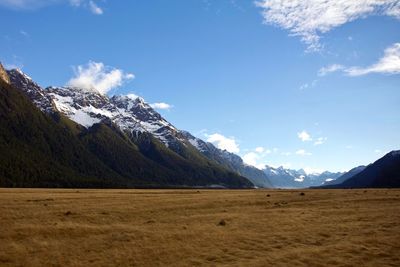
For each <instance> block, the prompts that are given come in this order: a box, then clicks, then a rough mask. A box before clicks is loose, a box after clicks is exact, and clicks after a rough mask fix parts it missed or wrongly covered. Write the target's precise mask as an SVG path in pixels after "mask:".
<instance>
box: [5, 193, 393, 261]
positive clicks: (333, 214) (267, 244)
mask: <svg viewBox="0 0 400 267" xmlns="http://www.w3.org/2000/svg"><path fill="white" fill-rule="evenodd" d="M302 192H304V195H303V194H301V193H302ZM114 265H117V266H374V267H375V266H380V267H381V266H400V190H301V191H299V190H236V191H235V190H199V191H198V190H47V189H0V266H114Z"/></svg>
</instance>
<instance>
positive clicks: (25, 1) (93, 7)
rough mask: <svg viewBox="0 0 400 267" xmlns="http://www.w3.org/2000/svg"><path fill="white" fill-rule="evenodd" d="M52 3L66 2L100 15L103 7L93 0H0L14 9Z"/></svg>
mask: <svg viewBox="0 0 400 267" xmlns="http://www.w3.org/2000/svg"><path fill="white" fill-rule="evenodd" d="M54 4H67V5H70V6H74V7H83V8H86V9H88V10H89V11H91V12H92V13H93V14H95V15H102V14H103V9H102V8H101V7H99V6H98V4H97V3H96V2H95V1H94V0H0V5H1V6H5V7H8V8H12V9H15V10H18V9H25V10H35V9H39V8H42V7H45V6H50V5H54Z"/></svg>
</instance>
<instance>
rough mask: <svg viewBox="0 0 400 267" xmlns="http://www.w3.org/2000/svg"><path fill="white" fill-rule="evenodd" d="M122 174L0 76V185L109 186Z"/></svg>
mask: <svg viewBox="0 0 400 267" xmlns="http://www.w3.org/2000/svg"><path fill="white" fill-rule="evenodd" d="M121 180H122V177H121V176H120V175H118V174H117V173H115V172H113V171H112V170H111V169H109V168H108V167H107V166H105V164H103V163H102V162H101V161H100V160H98V159H97V158H96V157H95V156H94V155H92V154H91V153H90V152H89V151H87V149H86V148H85V146H84V145H83V144H82V143H81V142H80V141H79V139H78V138H77V137H76V136H74V135H73V134H72V133H71V132H70V130H69V129H67V128H66V127H64V126H63V125H62V124H59V123H57V122H55V121H54V120H53V119H52V118H50V117H49V116H47V115H45V114H43V113H42V112H40V110H38V109H37V107H35V106H34V105H33V104H32V103H31V102H30V101H29V100H28V99H27V98H26V97H25V96H24V95H23V94H22V92H20V91H18V90H16V89H15V88H13V87H11V86H10V85H8V84H6V83H5V82H4V81H3V80H0V185H1V186H11V187H115V186H118V185H119V184H121Z"/></svg>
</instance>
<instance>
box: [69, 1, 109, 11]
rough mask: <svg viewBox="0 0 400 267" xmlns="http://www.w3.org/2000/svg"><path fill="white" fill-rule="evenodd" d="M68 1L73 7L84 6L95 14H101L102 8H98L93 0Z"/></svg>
mask: <svg viewBox="0 0 400 267" xmlns="http://www.w3.org/2000/svg"><path fill="white" fill-rule="evenodd" d="M69 3H70V4H71V5H72V6H75V7H84V8H87V9H88V10H90V12H92V13H93V14H95V15H102V14H103V13H104V12H103V9H102V8H100V7H99V6H98V5H97V4H96V2H94V1H93V0H69Z"/></svg>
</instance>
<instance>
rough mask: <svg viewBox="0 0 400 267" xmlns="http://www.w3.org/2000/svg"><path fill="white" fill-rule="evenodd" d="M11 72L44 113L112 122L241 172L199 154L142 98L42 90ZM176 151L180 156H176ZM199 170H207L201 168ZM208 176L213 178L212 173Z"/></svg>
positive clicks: (89, 122)
mask: <svg viewBox="0 0 400 267" xmlns="http://www.w3.org/2000/svg"><path fill="white" fill-rule="evenodd" d="M8 73H9V75H10V77H12V79H11V82H12V83H13V84H14V85H15V86H16V87H18V88H19V89H20V90H21V91H22V92H24V93H25V94H26V95H27V97H28V98H30V100H31V101H32V102H33V103H34V104H35V105H36V106H37V107H38V108H39V109H40V110H41V111H42V112H44V113H48V114H54V113H59V112H61V114H62V115H63V116H66V117H67V118H69V119H71V120H72V121H75V123H77V125H81V127H83V128H86V129H89V128H90V127H92V126H93V125H94V124H96V123H100V122H109V123H110V124H114V125H116V126H117V128H119V130H121V131H122V132H123V133H124V134H125V135H127V136H129V138H130V139H131V140H137V139H138V137H139V136H140V135H142V134H145V135H146V134H149V135H151V136H153V137H155V139H156V140H158V141H160V142H162V143H163V144H164V145H165V146H166V147H167V148H168V149H170V150H171V152H170V151H168V152H167V154H169V155H170V156H171V157H173V158H175V159H179V157H183V160H185V161H186V162H189V161H190V162H195V161H197V162H201V164H203V165H204V164H205V165H204V166H209V168H211V169H212V168H214V169H219V170H220V171H219V172H224V171H222V169H223V168H227V170H230V171H233V172H235V173H237V174H238V175H241V174H240V173H239V172H237V170H236V169H229V168H228V167H227V166H223V165H222V164H221V167H218V166H217V165H218V164H219V163H218V162H215V163H214V160H213V159H210V158H208V157H207V156H206V155H204V154H203V153H200V151H198V149H197V148H195V147H193V146H192V145H191V144H190V142H189V141H188V140H186V139H185V136H184V135H183V134H182V132H181V131H179V130H178V129H176V128H175V127H174V126H173V125H171V124H170V123H169V122H167V121H166V120H165V119H164V118H163V117H162V116H161V115H160V114H159V113H157V112H156V111H155V110H154V109H153V108H152V107H150V105H149V104H147V103H145V102H144V100H143V99H142V98H138V97H137V98H132V97H127V96H113V97H107V96H104V95H101V94H99V93H98V92H95V91H90V90H89V91H88V90H86V91H84V90H79V89H77V88H71V87H48V88H46V89H43V88H41V87H40V86H39V85H38V84H37V83H35V82H34V81H33V80H32V79H31V78H30V77H29V76H28V75H26V74H24V73H23V72H22V71H20V70H9V71H8ZM81 127H80V126H76V125H72V129H73V130H74V131H77V132H78V133H79V131H81V130H82V129H77V128H81ZM156 140H153V141H152V142H155V141H156ZM166 151H167V150H165V151H164V152H166ZM172 151H173V153H172ZM174 153H177V155H179V157H176V156H173V154H174ZM195 165H196V164H195ZM170 167H171V166H170ZM193 171H195V170H193ZM199 172H200V173H204V171H201V168H200V169H199ZM209 175H210V176H211V177H213V175H212V174H209ZM247 186H248V185H247Z"/></svg>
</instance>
